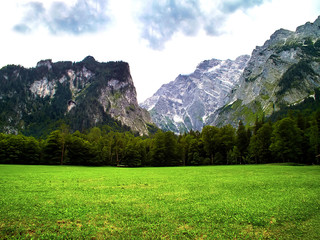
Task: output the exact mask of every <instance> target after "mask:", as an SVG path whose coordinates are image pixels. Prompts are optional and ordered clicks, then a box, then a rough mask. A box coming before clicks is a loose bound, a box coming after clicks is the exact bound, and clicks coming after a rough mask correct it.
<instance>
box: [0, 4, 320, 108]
mask: <svg viewBox="0 0 320 240" xmlns="http://www.w3.org/2000/svg"><path fill="white" fill-rule="evenodd" d="M318 15H320V3H319V1H318V0H304V1H300V0H188V1H187V0H157V1H156V0H68V1H56V0H33V1H30V0H5V1H1V2H0V30H1V37H0V39H1V40H0V41H1V44H0V52H1V58H0V67H2V66H5V65H7V64H20V65H23V66H25V67H33V66H35V65H36V63H37V62H38V61H39V60H41V59H52V60H53V61H54V62H56V61H63V60H70V61H81V60H82V59H83V58H85V57H86V56H87V55H91V56H93V57H95V58H96V60H98V61H104V62H106V61H117V60H123V61H126V62H128V63H129V64H130V68H131V74H132V77H133V81H134V83H135V86H136V89H137V93H138V100H139V102H141V101H143V100H145V99H146V98H147V97H150V96H152V94H153V93H154V92H155V91H156V90H157V89H158V88H159V87H160V86H161V85H162V84H164V83H167V82H169V81H172V80H174V79H175V78H176V77H177V76H178V74H180V73H182V74H186V73H190V72H192V71H193V70H194V69H195V67H196V65H197V64H198V63H199V62H201V61H203V60H206V59H211V58H218V59H228V58H229V59H234V58H236V57H237V56H239V55H241V54H251V52H252V50H253V49H254V48H255V46H257V45H262V44H263V43H264V41H266V40H267V39H268V38H269V37H270V35H271V34H272V33H273V32H274V31H275V30H277V29H279V28H285V29H289V30H295V28H296V27H297V26H299V25H302V24H304V23H306V22H308V21H310V22H313V21H314V20H315V19H316V18H317V16H318Z"/></svg>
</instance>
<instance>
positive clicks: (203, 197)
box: [0, 165, 320, 240]
mask: <svg viewBox="0 0 320 240" xmlns="http://www.w3.org/2000/svg"><path fill="white" fill-rule="evenodd" d="M11 238H12V239H19V238H22V239H25V238H26V239H31V238H33V239H38V238H40V239H68V238H69V239H308V240H309V239H320V166H283V165H247V166H208V167H171V168H113V167H68V166H21V165H0V239H11Z"/></svg>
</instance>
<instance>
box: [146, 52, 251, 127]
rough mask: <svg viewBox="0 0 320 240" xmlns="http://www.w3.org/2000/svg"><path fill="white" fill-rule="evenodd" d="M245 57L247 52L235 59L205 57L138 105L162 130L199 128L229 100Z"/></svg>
mask: <svg viewBox="0 0 320 240" xmlns="http://www.w3.org/2000/svg"><path fill="white" fill-rule="evenodd" d="M248 60H249V56H248V55H244V56H240V57H238V58H237V59H236V60H229V59H228V60H219V59H210V60H205V61H203V62H201V63H199V64H198V66H197V67H196V69H195V71H194V72H193V73H192V74H189V75H179V76H178V77H177V78H176V79H175V80H174V81H172V82H170V83H168V84H164V85H163V86H162V87H161V88H160V89H159V90H158V91H157V92H156V93H155V94H154V95H153V96H152V97H151V98H149V99H147V100H146V101H145V102H144V103H142V104H141V106H142V107H144V108H146V109H148V110H149V112H150V113H151V117H152V119H153V121H154V122H155V123H156V124H157V125H158V126H159V127H160V128H162V129H164V130H170V131H173V132H176V133H179V132H184V131H189V130H191V129H193V130H201V129H202V127H203V126H204V125H206V124H210V121H212V119H211V116H212V114H214V112H215V111H216V110H217V109H219V108H220V107H222V106H223V105H224V104H225V102H226V101H227V100H228V95H229V93H230V91H231V90H232V88H233V87H234V86H235V85H236V84H237V83H238V80H239V77H240V75H241V73H242V71H243V68H244V67H245V65H246V63H247V61H248Z"/></svg>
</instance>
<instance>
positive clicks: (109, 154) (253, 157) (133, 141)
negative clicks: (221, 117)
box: [0, 110, 320, 167]
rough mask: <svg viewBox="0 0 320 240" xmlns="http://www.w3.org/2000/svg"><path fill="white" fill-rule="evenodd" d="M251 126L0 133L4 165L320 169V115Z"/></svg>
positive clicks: (296, 114) (293, 115)
mask: <svg viewBox="0 0 320 240" xmlns="http://www.w3.org/2000/svg"><path fill="white" fill-rule="evenodd" d="M278 118H279V119H278V120H277V121H273V122H272V121H271V120H270V119H267V120H265V119H264V118H263V117H262V118H261V119H258V118H257V119H256V122H255V124H254V126H251V127H247V126H245V125H244V124H243V123H242V122H241V121H239V124H238V127H237V128H234V127H232V126H231V125H226V126H223V127H215V126H205V127H204V128H203V130H202V131H201V132H199V131H190V132H189V133H184V134H180V135H175V134H174V133H173V132H164V131H161V130H158V131H157V132H156V133H154V134H152V135H150V136H138V135H136V134H134V133H132V132H129V131H126V132H115V131H110V128H98V127H94V128H91V129H90V130H88V131H86V132H83V133H81V132H79V131H75V132H73V133H71V131H70V128H69V126H67V125H66V124H61V126H60V128H59V129H58V130H55V131H52V132H51V133H50V134H49V135H48V136H47V137H46V138H45V139H41V138H40V139H36V138H34V137H30V136H28V137H27V136H24V135H22V134H18V135H7V134H3V133H1V134H0V164H42V165H82V166H123V167H142V166H155V167H158V166H199V165H229V164H261V163H274V162H294V163H298V164H319V162H320V161H319V157H320V156H318V155H319V148H320V111H319V110H317V111H313V112H309V113H308V111H289V113H288V114H286V116H284V117H282V118H280V117H279V116H278Z"/></svg>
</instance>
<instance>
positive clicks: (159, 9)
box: [139, 0, 268, 50]
mask: <svg viewBox="0 0 320 240" xmlns="http://www.w3.org/2000/svg"><path fill="white" fill-rule="evenodd" d="M266 1H268V0H221V1H219V0H216V1H214V0H212V1H204V0H189V1H187V0H185V1H184V0H151V1H148V3H147V5H145V7H144V9H143V10H142V12H141V14H140V17H139V20H140V21H141V23H142V32H141V35H142V38H144V39H145V40H147V41H148V43H149V46H150V47H151V48H153V49H158V50H161V49H163V48H164V45H165V43H166V42H167V41H168V40H170V39H171V38H172V37H173V35H174V34H175V33H177V32H181V33H183V34H185V35H187V36H194V35H196V34H197V33H198V32H199V30H200V29H203V30H204V31H205V32H206V34H208V35H211V36H217V35H220V34H222V26H223V24H224V22H225V20H226V19H227V18H228V16H229V15H231V14H232V13H234V12H236V11H237V10H242V11H245V10H247V9H250V8H252V7H255V6H259V5H261V4H263V3H264V2H266ZM205 2H207V3H205Z"/></svg>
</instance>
